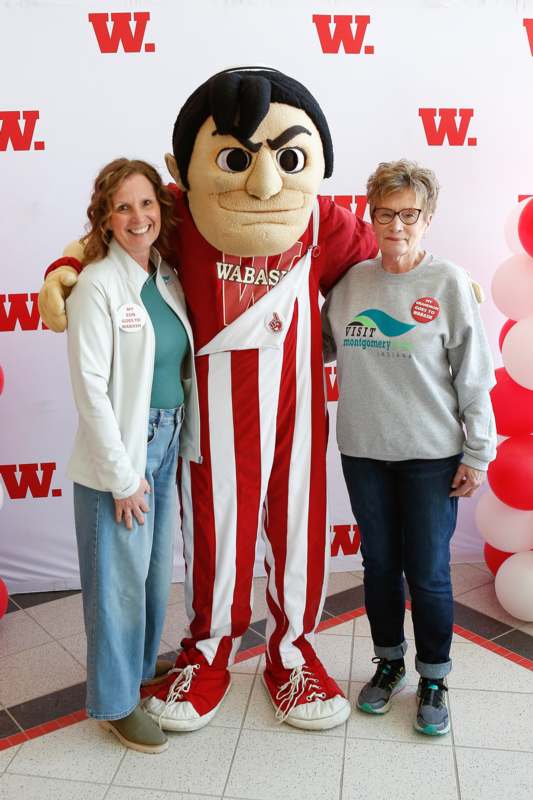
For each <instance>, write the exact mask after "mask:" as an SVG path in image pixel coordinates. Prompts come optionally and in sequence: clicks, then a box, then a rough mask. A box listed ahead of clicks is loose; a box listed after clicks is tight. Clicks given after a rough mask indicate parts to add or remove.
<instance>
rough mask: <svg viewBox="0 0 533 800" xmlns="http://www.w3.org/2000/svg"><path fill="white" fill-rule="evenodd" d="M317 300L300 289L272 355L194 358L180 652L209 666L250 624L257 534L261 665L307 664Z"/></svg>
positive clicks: (320, 555)
mask: <svg viewBox="0 0 533 800" xmlns="http://www.w3.org/2000/svg"><path fill="white" fill-rule="evenodd" d="M317 299H318V298H317V295H316V291H315V290H313V289H312V288H311V284H310V283H309V284H308V286H306V289H305V290H304V291H303V292H302V293H301V294H300V296H299V298H298V299H297V300H296V301H295V303H294V307H293V315H292V319H290V320H289V323H290V324H289V329H288V331H287V334H286V337H285V341H284V344H283V347H282V348H280V349H278V350H275V349H269V348H264V349H250V350H232V351H227V352H220V353H213V354H210V355H203V356H199V357H197V358H196V370H197V380H198V389H199V397H200V416H201V426H202V429H201V449H202V456H203V462H202V464H195V463H189V462H183V463H182V465H181V500H182V514H183V539H184V557H185V564H186V578H185V598H186V607H187V612H188V615H189V621H190V636H187V638H185V639H184V641H183V646H184V647H185V648H190V647H196V648H198V649H199V650H201V651H202V653H203V654H204V655H205V657H206V658H207V660H208V662H209V663H211V664H213V665H215V666H226V665H228V664H229V663H231V662H232V660H233V658H234V656H235V654H236V652H237V650H238V648H239V644H240V637H241V636H242V635H243V634H244V633H245V631H246V629H247V628H248V625H249V622H250V618H251V594H252V577H253V568H254V560H255V547H256V540H257V536H258V533H262V535H263V536H264V539H265V545H266V556H265V566H266V571H267V575H268V581H267V603H268V609H269V613H268V619H267V647H268V654H269V658H270V660H271V661H272V662H273V664H274V665H275V666H284V667H286V668H289V669H290V668H293V667H294V666H298V665H300V664H302V663H304V661H306V660H309V659H311V658H312V657H313V655H314V651H313V647H312V642H313V632H314V630H315V628H316V626H317V624H318V622H319V620H320V616H321V613H322V605H323V601H324V594H325V585H326V579H327V564H328V559H329V538H328V526H327V499H326V444H327V424H326V400H325V392H324V373H323V364H322V347H321V342H322V338H321V327H320V313H319V310H318V302H317Z"/></svg>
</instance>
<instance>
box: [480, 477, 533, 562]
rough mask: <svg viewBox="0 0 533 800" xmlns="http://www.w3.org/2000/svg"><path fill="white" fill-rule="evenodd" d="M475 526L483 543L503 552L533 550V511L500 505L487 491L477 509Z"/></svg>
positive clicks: (490, 492)
mask: <svg viewBox="0 0 533 800" xmlns="http://www.w3.org/2000/svg"><path fill="white" fill-rule="evenodd" d="M476 524H477V527H478V529H479V532H480V533H481V535H482V536H483V538H484V539H485V541H486V542H488V543H489V544H491V545H492V546H493V547H495V548H496V549H497V550H503V551H504V552H506V553H521V552H524V551H526V550H533V511H520V509H518V508H511V506H508V505H506V504H505V503H502V501H501V500H499V499H498V498H497V497H496V495H495V494H494V493H493V492H492V491H491V490H490V489H489V490H488V491H486V492H485V494H484V495H483V496H482V497H481V499H480V501H479V503H478V504H477V506H476Z"/></svg>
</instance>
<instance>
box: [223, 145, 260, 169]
mask: <svg viewBox="0 0 533 800" xmlns="http://www.w3.org/2000/svg"><path fill="white" fill-rule="evenodd" d="M251 163H252V156H251V155H250V153H249V152H248V151H247V150H243V149H242V147H226V148H225V149H224V150H221V151H220V153H219V154H218V156H217V164H218V166H219V167H220V169H223V170H224V172H244V171H245V170H247V169H248V167H249V166H250V164H251Z"/></svg>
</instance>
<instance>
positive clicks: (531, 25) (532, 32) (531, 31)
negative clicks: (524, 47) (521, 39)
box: [524, 19, 533, 56]
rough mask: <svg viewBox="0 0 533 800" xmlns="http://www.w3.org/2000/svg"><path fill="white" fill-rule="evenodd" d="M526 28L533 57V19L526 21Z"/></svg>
mask: <svg viewBox="0 0 533 800" xmlns="http://www.w3.org/2000/svg"><path fill="white" fill-rule="evenodd" d="M524 28H525V29H526V33H527V39H528V42H529V49H530V50H531V55H532V56H533V19H525V20H524Z"/></svg>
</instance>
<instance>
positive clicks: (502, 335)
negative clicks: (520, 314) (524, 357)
mask: <svg viewBox="0 0 533 800" xmlns="http://www.w3.org/2000/svg"><path fill="white" fill-rule="evenodd" d="M513 325H516V320H515V319H508V320H507V322H504V323H503V325H502V329H501V331H500V338H499V339H498V344H499V345H500V353H501V350H502V347H503V343H504V340H505V337H506V336H507V334H508V333H509V331H510V330H511V328H512V327H513Z"/></svg>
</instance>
